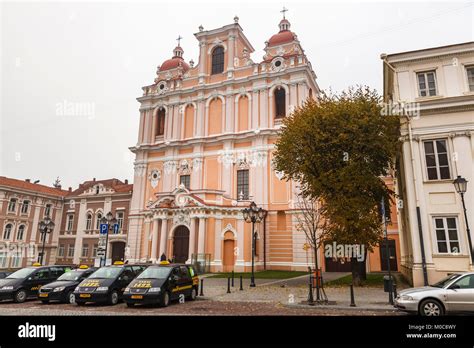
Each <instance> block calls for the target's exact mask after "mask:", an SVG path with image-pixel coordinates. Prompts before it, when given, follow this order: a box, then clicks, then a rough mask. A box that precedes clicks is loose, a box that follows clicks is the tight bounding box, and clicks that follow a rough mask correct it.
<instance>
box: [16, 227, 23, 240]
mask: <svg viewBox="0 0 474 348" xmlns="http://www.w3.org/2000/svg"><path fill="white" fill-rule="evenodd" d="M24 235H25V225H21V226H20V227H18V232H17V234H16V240H23V236H24Z"/></svg>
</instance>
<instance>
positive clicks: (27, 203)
mask: <svg viewBox="0 0 474 348" xmlns="http://www.w3.org/2000/svg"><path fill="white" fill-rule="evenodd" d="M29 208H30V201H23V204H22V206H21V210H20V212H21V213H22V214H28V210H29Z"/></svg>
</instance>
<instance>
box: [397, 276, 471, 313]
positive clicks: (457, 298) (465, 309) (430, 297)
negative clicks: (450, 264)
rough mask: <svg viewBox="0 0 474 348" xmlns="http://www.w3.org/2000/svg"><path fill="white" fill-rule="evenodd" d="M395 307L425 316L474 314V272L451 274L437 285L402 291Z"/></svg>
mask: <svg viewBox="0 0 474 348" xmlns="http://www.w3.org/2000/svg"><path fill="white" fill-rule="evenodd" d="M394 306H395V307H396V308H398V309H399V310H401V311H404V312H412V313H418V314H420V315H423V316H438V315H444V314H446V313H471V314H474V272H468V273H456V274H451V275H450V276H448V277H446V278H444V279H443V280H441V281H439V282H438V283H436V284H433V285H430V286H424V287H420V288H411V289H406V290H403V291H400V292H399V293H398V296H397V298H396V299H395V303H394Z"/></svg>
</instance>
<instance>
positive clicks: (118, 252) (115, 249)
mask: <svg viewBox="0 0 474 348" xmlns="http://www.w3.org/2000/svg"><path fill="white" fill-rule="evenodd" d="M115 261H125V242H113V243H112V263H114V262H115Z"/></svg>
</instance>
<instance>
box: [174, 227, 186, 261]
mask: <svg viewBox="0 0 474 348" xmlns="http://www.w3.org/2000/svg"><path fill="white" fill-rule="evenodd" d="M188 252H189V229H188V228H187V227H186V226H178V227H177V228H176V230H175V231H174V237H173V261H174V262H176V263H185V262H186V261H187V260H188Z"/></svg>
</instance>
